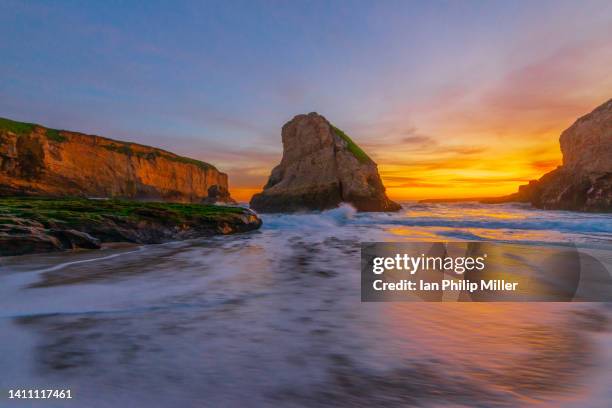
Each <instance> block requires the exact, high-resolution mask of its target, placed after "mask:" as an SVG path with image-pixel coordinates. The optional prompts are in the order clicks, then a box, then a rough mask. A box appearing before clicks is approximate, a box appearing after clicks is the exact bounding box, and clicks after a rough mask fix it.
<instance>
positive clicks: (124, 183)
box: [0, 118, 233, 203]
mask: <svg viewBox="0 0 612 408" xmlns="http://www.w3.org/2000/svg"><path fill="white" fill-rule="evenodd" d="M227 188H228V185H227V175H226V174H225V173H221V172H220V171H218V170H217V169H216V168H215V167H214V166H212V165H210V164H208V163H204V162H201V161H198V160H194V159H189V158H186V157H181V156H178V155H176V154H173V153H170V152H167V151H164V150H161V149H156V148H153V147H148V146H143V145H139V144H135V143H126V142H120V141H116V140H112V139H107V138H105V137H100V136H92V135H86V134H82V133H75V132H69V131H65V130H55V129H48V128H45V127H43V126H39V125H35V124H31V123H22V122H15V121H12V120H9V119H3V118H0V195H22V194H27V195H41V196H81V197H117V198H128V199H138V200H156V201H177V202H193V203H199V202H203V201H204V202H233V200H232V199H231V198H230V196H229V193H228V192H227ZM211 193H212V195H214V197H211Z"/></svg>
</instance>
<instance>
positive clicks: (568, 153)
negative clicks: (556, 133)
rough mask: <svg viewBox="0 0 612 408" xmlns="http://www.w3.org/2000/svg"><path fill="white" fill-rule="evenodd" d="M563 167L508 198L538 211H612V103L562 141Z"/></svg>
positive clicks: (589, 116) (577, 124)
mask: <svg viewBox="0 0 612 408" xmlns="http://www.w3.org/2000/svg"><path fill="white" fill-rule="evenodd" d="M559 141H560V144H561V152H562V153H563V165H562V166H559V167H558V168H556V169H555V170H553V171H551V172H549V173H547V174H545V175H544V176H542V177H541V178H540V179H539V180H532V181H530V182H529V184H527V185H524V186H521V187H519V191H518V192H517V193H515V194H512V195H510V196H508V197H504V198H502V199H497V200H488V201H487V202H502V201H521V202H530V203H532V204H533V205H534V206H535V207H538V208H543V209H554V210H573V211H598V212H610V211H612V99H610V100H609V101H608V102H606V103H604V104H603V105H601V106H599V107H597V108H596V109H595V110H594V111H593V112H591V113H589V114H587V115H585V116H583V117H581V118H580V119H578V120H577V121H576V122H574V124H573V125H572V126H570V127H569V128H568V129H567V130H565V131H564V132H563V133H562V134H561V137H560V138H559Z"/></svg>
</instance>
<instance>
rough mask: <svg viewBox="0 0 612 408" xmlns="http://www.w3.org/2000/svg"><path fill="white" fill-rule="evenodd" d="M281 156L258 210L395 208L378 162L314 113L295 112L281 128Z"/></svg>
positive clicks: (258, 198)
mask: <svg viewBox="0 0 612 408" xmlns="http://www.w3.org/2000/svg"><path fill="white" fill-rule="evenodd" d="M282 142H283V157H282V160H281V162H280V164H279V165H278V166H276V167H275V168H274V169H273V170H272V173H271V175H270V178H269V179H268V182H267V184H266V185H265V186H264V189H263V191H262V192H261V193H258V194H255V195H254V196H253V198H252V199H251V203H250V205H251V208H253V209H254V210H256V211H258V212H295V211H306V210H325V209H329V208H335V207H337V206H338V205H339V204H341V203H343V202H346V203H350V204H351V205H353V206H354V207H355V208H356V209H357V210H358V211H398V210H399V209H400V208H401V207H400V205H399V204H397V203H395V202H393V201H391V200H390V199H389V198H388V197H387V195H386V194H385V187H384V186H383V183H382V180H381V179H380V176H379V174H378V168H377V166H376V163H375V162H374V161H373V160H372V159H371V158H370V157H369V156H368V155H367V154H366V153H365V152H364V151H363V150H362V149H361V148H360V147H359V146H358V145H357V144H356V143H355V142H353V141H352V140H351V138H350V137H348V136H347V135H346V134H345V133H344V132H342V131H341V130H340V129H338V128H336V127H335V126H333V125H332V124H331V123H330V122H329V121H328V120H327V119H325V118H324V117H323V116H321V115H319V114H318V113H316V112H312V113H309V114H307V115H297V116H295V117H294V118H293V119H292V120H290V121H289V122H287V123H286V124H285V125H284V126H283V128H282Z"/></svg>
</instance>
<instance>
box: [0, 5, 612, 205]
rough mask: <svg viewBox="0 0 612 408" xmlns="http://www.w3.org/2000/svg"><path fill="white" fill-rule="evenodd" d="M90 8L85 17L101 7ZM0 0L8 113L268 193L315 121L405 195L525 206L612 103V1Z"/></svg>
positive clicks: (1, 103)
mask: <svg viewBox="0 0 612 408" xmlns="http://www.w3.org/2000/svg"><path fill="white" fill-rule="evenodd" d="M87 3H88V4H87ZM124 3H128V2H119V1H117V2H114V1H105V2H102V1H100V2H93V1H92V2H77V1H63V2H61V1H57V2H51V1H49V2H35V1H28V2H23V1H13V0H8V1H7V0H4V1H2V2H0V51H1V53H0V55H1V56H2V63H1V64H0V116H3V117H9V118H12V119H15V120H23V121H28V122H37V123H41V124H44V125H46V126H49V127H55V128H63V129H70V130H77V131H82V132H85V133H93V134H100V135H105V136H109V137H113V138H116V139H122V140H126V141H132V142H137V143H143V144H148V145H153V146H157V147H161V148H164V149H167V150H170V151H173V152H176V153H178V154H182V155H186V156H190V157H194V158H197V159H200V160H204V161H207V162H210V163H212V164H214V165H215V166H217V167H218V168H219V169H220V170H222V171H224V172H227V173H228V174H229V177H230V189H231V192H232V194H233V195H234V197H235V198H237V199H239V200H244V201H246V200H248V199H249V198H250V196H251V194H253V193H255V192H257V191H259V190H260V189H261V186H262V185H263V184H265V182H266V179H267V177H268V175H269V173H270V170H271V169H272V167H274V166H275V165H276V164H277V163H278V162H279V161H280V157H281V153H282V146H281V141H280V128H281V126H282V125H283V123H285V122H286V121H288V120H289V119H291V118H292V117H293V116H294V115H296V114H299V113H307V112H311V111H317V112H319V113H321V114H323V115H324V116H326V117H327V119H328V120H330V121H331V122H333V123H334V124H335V125H336V126H338V127H339V128H341V129H343V130H345V131H346V132H347V133H348V134H349V135H351V137H352V138H353V139H354V140H355V141H356V142H357V143H359V144H360V145H361V146H362V147H363V148H364V150H366V151H367V152H368V153H369V155H370V156H371V157H372V158H374V160H375V161H376V162H377V163H378V165H379V169H380V172H381V175H382V177H383V181H384V182H385V185H386V186H387V191H388V193H389V196H390V197H391V198H394V199H398V200H402V199H417V198H430V197H470V196H471V197H478V196H494V195H501V194H507V193H511V192H513V191H515V190H516V188H517V186H518V185H520V184H524V183H525V182H527V181H528V180H530V179H533V178H537V177H539V176H540V175H542V174H543V173H545V172H547V171H549V170H551V169H553V168H555V167H556V166H557V165H558V164H559V163H560V158H561V154H560V151H559V147H558V136H559V134H560V132H561V131H562V130H563V129H565V128H567V127H568V126H569V125H570V124H571V123H572V122H573V121H574V120H575V119H576V118H577V117H578V116H580V115H583V114H585V113H588V112H589V111H591V110H592V109H593V108H595V107H596V106H597V105H599V104H601V103H603V102H605V101H606V100H608V99H610V98H612V2H611V1H608V0H606V1H571V2H565V1H535V0H534V1H525V2H521V1H473V2H471V1H449V2H439V1H420V2H409V1H397V2H395V1H389V0H384V1H367V2H366V1H364V2H361V1H333V2H332V1H266V2H264V1H233V0H232V1H214V2H213V1H208V2H201V1H197V2H196V1H194V2H170V1H165V2H155V1H142V2H137V1H131V2H129V4H124Z"/></svg>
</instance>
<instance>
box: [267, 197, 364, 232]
mask: <svg viewBox="0 0 612 408" xmlns="http://www.w3.org/2000/svg"><path fill="white" fill-rule="evenodd" d="M356 213H357V210H355V208H354V207H353V206H351V205H350V204H346V203H344V204H342V205H340V207H338V208H334V209H332V210H326V211H316V212H305V213H294V214H263V215H261V218H262V219H263V223H264V224H263V225H264V228H266V229H326V228H331V227H338V226H342V225H345V224H347V223H348V222H350V221H351V220H352V219H353V218H354V217H355V214H356Z"/></svg>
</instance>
